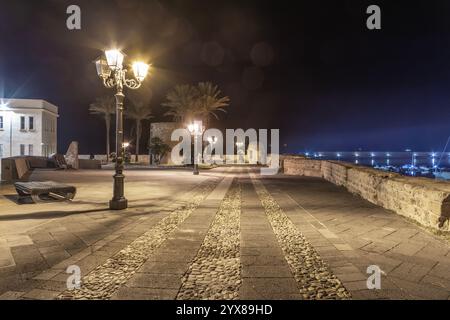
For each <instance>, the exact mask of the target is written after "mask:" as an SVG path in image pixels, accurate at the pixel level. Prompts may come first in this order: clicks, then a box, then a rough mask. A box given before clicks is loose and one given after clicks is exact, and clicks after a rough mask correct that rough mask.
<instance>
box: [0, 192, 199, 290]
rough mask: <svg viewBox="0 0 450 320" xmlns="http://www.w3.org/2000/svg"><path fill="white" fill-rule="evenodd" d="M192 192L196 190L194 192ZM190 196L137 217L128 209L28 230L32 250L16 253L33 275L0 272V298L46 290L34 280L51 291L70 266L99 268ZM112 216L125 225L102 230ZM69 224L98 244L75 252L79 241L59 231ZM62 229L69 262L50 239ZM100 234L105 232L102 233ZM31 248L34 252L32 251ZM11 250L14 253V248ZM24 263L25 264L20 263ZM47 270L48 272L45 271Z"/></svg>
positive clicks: (61, 248)
mask: <svg viewBox="0 0 450 320" xmlns="http://www.w3.org/2000/svg"><path fill="white" fill-rule="evenodd" d="M193 190H195V188H194V189H193ZM191 192H192V191H188V192H187V193H180V194H178V195H174V196H172V199H171V200H162V201H155V202H153V203H152V205H151V206H150V208H149V209H147V210H144V211H142V209H139V211H140V212H139V213H138V214H135V213H134V212H136V210H135V209H128V210H127V212H122V213H121V215H116V214H114V215H113V214H111V212H107V213H106V214H105V213H101V212H99V213H97V214H96V217H95V218H92V217H91V216H89V217H84V216H81V217H79V216H74V217H65V218H64V220H67V219H69V222H68V223H66V222H65V221H64V220H61V219H58V221H57V222H50V223H49V224H46V225H45V226H40V227H38V228H35V229H33V230H31V231H30V237H31V238H32V239H36V242H35V243H34V246H31V247H30V246H28V248H27V246H25V247H24V246H20V247H17V248H18V249H19V250H20V251H19V252H18V254H19V259H18V261H19V262H20V263H21V265H22V266H23V265H24V263H25V266H27V267H28V268H30V269H31V270H32V271H33V272H32V273H31V274H27V275H26V276H23V275H20V274H18V272H20V271H22V270H21V269H18V268H17V267H16V268H15V269H14V270H9V273H7V274H6V271H5V269H3V270H2V269H0V294H1V293H2V292H5V291H6V293H7V290H11V289H14V288H20V290H19V291H22V290H24V291H26V292H28V291H30V290H32V289H33V288H36V289H39V290H45V288H44V287H46V286H47V284H45V282H40V281H37V280H47V281H49V284H50V285H51V286H52V287H55V285H54V284H53V283H52V281H53V280H54V279H55V278H56V279H58V278H59V279H61V280H64V283H65V281H66V279H67V277H68V274H66V272H65V270H66V268H67V266H69V265H79V266H80V267H81V270H82V272H85V273H86V272H89V271H91V270H93V269H94V268H95V267H97V266H98V264H101V263H104V262H105V261H106V260H107V259H108V258H109V257H110V256H111V255H113V254H114V253H116V252H117V251H119V250H120V249H121V248H123V247H125V246H126V245H128V244H129V243H130V242H131V241H133V240H134V239H136V238H137V237H138V236H140V235H141V234H143V233H144V232H145V231H147V230H148V229H149V228H151V227H152V226H153V225H155V224H156V223H157V222H158V221H160V220H161V219H162V218H164V217H165V216H166V215H167V214H168V212H170V210H173V209H174V208H176V207H177V206H180V205H181V206H182V205H183V203H185V202H186V201H187V200H188V199H190V198H191V197H192V195H191ZM171 208H172V209H171ZM122 214H123V215H122ZM111 216H113V217H114V218H113V219H117V218H120V217H121V216H122V217H124V218H125V220H124V221H126V222H125V223H123V222H122V221H120V220H116V221H117V222H119V223H115V222H113V223H111V224H109V225H108V226H105V220H106V221H113V220H111V219H110V217H111ZM130 217H131V219H130ZM92 219H96V220H98V221H99V222H100V224H95V223H94V224H93V223H92V222H93V220H92ZM83 220H84V221H85V222H83ZM70 221H74V222H75V221H76V223H77V224H78V225H80V224H81V225H83V224H87V226H86V227H85V228H84V230H91V231H90V232H92V233H93V234H95V235H97V234H98V235H100V237H96V236H93V238H97V239H100V240H98V241H96V242H93V243H92V245H88V244H87V243H86V244H85V245H84V246H83V247H81V248H75V246H74V243H77V242H78V239H80V238H78V239H76V238H75V237H76V236H75V235H74V233H70V232H69V233H68V230H67V229H69V230H70V228H64V227H62V226H63V225H64V224H65V223H66V224H65V225H68V224H69V225H70ZM58 225H59V226H58ZM63 228H64V230H66V234H67V233H68V234H69V235H68V236H66V235H63V234H61V235H60V237H59V240H60V241H61V242H65V243H66V244H67V245H68V246H69V247H70V246H71V247H72V248H73V249H74V250H73V251H71V252H70V257H69V258H68V259H67V255H66V254H65V253H64V254H61V253H63V252H69V250H70V249H69V250H67V247H64V246H63V245H62V244H61V243H60V242H58V241H56V240H54V239H55V238H54V237H53V233H54V232H55V233H61V232H62V230H63ZM100 230H108V231H107V232H106V233H105V232H104V231H100ZM99 231H100V232H99ZM72 235H74V236H72ZM49 239H53V240H49ZM80 240H81V239H80ZM81 241H83V240H81ZM49 242H51V243H49ZM42 244H44V245H42ZM55 244H56V245H55ZM34 247H35V248H36V249H34ZM10 249H13V250H14V249H15V248H10ZM27 250H28V252H27ZM30 250H31V251H30ZM30 252H31V254H30ZM34 253H35V254H34ZM38 253H39V255H40V256H39V257H38V256H37V254H38ZM24 259H25V260H26V261H22V260H24ZM46 259H47V260H46ZM52 259H54V262H53V263H48V262H49V261H51V260H52ZM27 261H29V263H28V264H26V262H27ZM37 263H40V265H37ZM49 266H50V269H48V268H49ZM39 270H44V272H42V273H40V272H39ZM2 272H3V273H2ZM82 274H84V273H82ZM37 292H39V291H37ZM44 296H46V294H44ZM28 298H31V297H28Z"/></svg>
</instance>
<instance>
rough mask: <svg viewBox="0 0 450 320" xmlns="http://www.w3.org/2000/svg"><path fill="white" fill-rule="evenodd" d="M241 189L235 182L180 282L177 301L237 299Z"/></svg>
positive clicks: (239, 273)
mask: <svg viewBox="0 0 450 320" xmlns="http://www.w3.org/2000/svg"><path fill="white" fill-rule="evenodd" d="M240 213H241V187H240V185H239V184H238V183H237V182H236V181H235V182H234V184H233V185H232V187H231V188H230V190H229V191H228V193H227V195H226V197H225V198H224V199H223V201H222V203H221V205H220V208H219V210H218V212H217V214H216V217H215V218H214V221H213V223H212V224H211V228H210V230H209V231H208V233H207V235H206V237H205V239H204V241H203V244H202V246H201V248H200V250H199V252H198V254H197V256H196V257H195V258H194V260H193V262H192V264H191V266H190V267H189V269H188V271H187V273H186V274H185V275H184V277H183V279H182V286H181V289H180V291H179V292H178V295H177V299H183V300H189V299H195V300H200V299H208V300H219V299H227V300H230V299H237V298H238V292H239V287H240V285H241V265H240Z"/></svg>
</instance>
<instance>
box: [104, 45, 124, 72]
mask: <svg viewBox="0 0 450 320" xmlns="http://www.w3.org/2000/svg"><path fill="white" fill-rule="evenodd" d="M105 56H106V61H107V62H108V66H109V67H110V68H111V69H112V70H116V69H122V67H123V59H124V58H125V55H124V54H123V53H122V52H120V50H118V49H110V50H105Z"/></svg>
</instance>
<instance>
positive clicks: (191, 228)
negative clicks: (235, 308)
mask: <svg viewBox="0 0 450 320" xmlns="http://www.w3.org/2000/svg"><path fill="white" fill-rule="evenodd" d="M249 171H250V172H252V173H251V177H250V176H249V175H248V169H247V168H232V167H230V168H227V169H226V170H225V171H223V169H222V171H221V172H220V173H216V172H215V171H214V170H210V171H208V172H207V173H202V175H203V174H204V175H205V176H204V177H202V181H207V180H208V179H213V180H214V179H216V180H221V179H222V178H223V177H224V176H226V178H225V179H224V180H223V181H222V182H221V183H220V184H219V186H218V187H216V188H215V189H214V190H213V191H212V192H210V193H209V194H208V196H206V197H205V198H204V199H203V200H202V201H200V202H199V203H198V206H196V207H195V209H194V210H193V211H192V212H191V213H190V214H189V215H187V216H186V217H185V219H184V220H181V221H180V223H179V224H177V226H176V228H174V229H173V230H172V229H171V231H170V232H168V233H167V234H166V236H164V240H163V241H162V242H161V243H160V244H158V247H157V248H156V250H155V251H151V252H149V253H148V254H147V255H146V256H145V259H144V260H145V262H143V263H142V264H141V265H140V267H138V268H137V269H136V270H135V271H132V272H135V273H134V275H132V274H131V272H130V277H129V279H128V280H127V281H125V282H121V283H120V284H118V285H117V288H116V289H117V290H116V289H115V290H116V291H115V292H114V294H113V295H112V296H110V295H105V296H98V297H97V298H102V299H109V298H112V299H150V300H155V299H190V298H194V299H200V298H203V299H217V298H224V299H237V298H239V299H293V300H296V299H305V298H306V299H311V298H319V299H322V298H326V296H324V295H323V291H322V293H321V294H317V292H316V291H317V285H319V287H320V284H319V283H320V281H319V282H316V283H315V286H312V287H311V290H313V291H314V290H315V293H314V294H313V295H308V294H306V295H305V293H306V292H305V291H304V290H305V288H308V287H307V286H306V284H305V283H310V282H311V281H312V283H314V282H315V281H316V280H320V279H319V278H320V277H319V278H318V279H316V278H315V277H316V276H319V275H320V276H322V275H321V274H322V273H323V275H326V277H327V279H328V277H331V278H333V277H335V278H336V279H338V280H339V281H340V283H342V285H343V286H344V287H345V289H346V290H347V291H348V292H349V294H350V296H351V298H352V299H448V298H449V297H450V275H449V272H448V270H450V246H449V243H448V242H447V241H445V240H444V239H443V238H441V237H438V236H436V235H433V234H430V233H429V232H428V231H426V230H423V229H421V228H420V227H418V226H416V225H414V224H411V223H410V222H408V221H406V220H405V219H404V218H402V217H400V216H398V215H395V214H393V213H391V212H389V211H387V210H385V209H383V208H379V207H377V206H375V205H373V204H370V203H368V202H367V201H365V200H363V199H361V198H359V197H357V196H354V195H351V194H349V193H348V192H347V191H345V190H344V189H343V188H339V187H336V186H334V185H332V184H330V183H328V182H326V181H324V180H321V179H315V178H303V177H286V176H281V175H279V176H272V177H271V176H269V177H267V176H265V177H260V176H258V175H256V174H254V173H253V172H256V170H253V169H250V170H249ZM161 177H162V176H161ZM93 181H94V180H93ZM233 181H234V183H232V182H233ZM172 182H173V181H172ZM142 183H149V184H152V183H153V182H152V181H150V182H147V181H145V180H144V179H143V180H142ZM236 183H238V185H239V186H240V188H241V191H240V193H239V194H240V196H239V197H237V196H235V197H234V199H230V196H229V193H230V192H235V190H236ZM83 188H85V187H83ZM191 191H192V192H193V190H191ZM191 191H189V192H187V193H184V194H180V195H171V197H170V198H166V197H165V196H162V195H161V194H159V195H158V196H160V197H161V199H160V200H154V201H152V205H150V206H149V204H148V201H146V200H145V195H143V196H142V197H141V198H140V199H136V200H135V204H134V207H133V208H130V209H129V210H127V212H126V214H124V215H120V214H119V215H112V214H111V212H109V211H104V210H103V211H102V210H100V211H92V212H86V213H80V214H73V215H70V214H65V215H63V216H62V217H58V219H54V213H51V214H49V219H47V218H45V219H44V221H45V223H43V224H35V226H34V227H32V228H28V229H26V230H25V229H21V230H25V231H23V232H22V231H21V232H19V233H15V234H14V233H5V232H4V231H2V229H1V228H0V300H2V299H55V298H58V297H60V296H61V293H62V292H64V291H65V290H66V288H67V287H66V280H67V277H68V274H67V273H66V268H67V266H69V265H78V266H80V267H81V270H82V274H83V276H84V275H86V274H89V273H90V272H93V271H95V270H96V269H97V268H99V267H101V266H103V265H105V264H106V263H107V262H108V261H109V260H110V259H111V258H112V257H114V256H116V255H117V254H118V253H120V252H122V251H123V250H128V249H130V248H132V247H133V246H132V244H133V243H134V242H135V241H136V240H137V239H140V238H141V237H142V236H143V235H144V234H146V233H147V232H149V230H153V229H152V228H155V226H157V225H158V224H159V223H160V222H161V221H163V219H164V218H166V217H168V216H169V215H170V214H171V213H173V212H174V210H175V209H177V208H181V207H183V206H189V201H190V200H191V198H192V195H193V193H192V192H191ZM235 195H237V194H235ZM95 196H100V193H99V194H96V195H95ZM238 198H239V199H238ZM174 199H178V200H174ZM2 201H4V200H2ZM11 208H12V206H11V205H9V206H8V210H11ZM28 208H29V207H28ZM231 208H234V209H233V210H230V209H231ZM236 209H238V210H236ZM46 210H47V209H46ZM44 213H45V210H43V212H42V214H43V215H44ZM38 214H41V213H39V212H38ZM45 215H47V213H45ZM45 215H44V216H45ZM23 217H26V218H27V219H32V216H31V214H30V215H27V216H23ZM237 217H238V220H239V223H238V224H236V223H235V221H236V218H237ZM1 219H2V215H1V214H0V224H1V223H2V221H1ZM6 219H16V217H15V216H14V215H8V216H6ZM8 223H9V222H8ZM12 225H15V224H11V226H12ZM30 225H31V224H24V225H23V226H27V227H28V226H30ZM23 226H22V227H23ZM221 226H222V229H223V230H221V228H220V227H221ZM287 230H288V231H287ZM236 232H237V233H236ZM222 235H229V239H230V241H225V240H228V238H227V236H225V238H222ZM235 235H238V237H237V238H236V239H237V240H236V241H235V240H232V239H234V236H235ZM215 239H217V241H215ZM286 239H289V241H286ZM235 242H236V243H235ZM236 250H237V251H236ZM225 252H228V253H231V256H228V255H225V256H223V254H224V253H225ZM236 252H237V254H236ZM310 255H313V256H314V259H312V260H310ZM2 259H3V260H2ZM311 261H315V262H314V263H312V262H311ZM11 262H13V263H11ZM2 263H3V265H4V267H3V268H2V267H1V265H2ZM8 263H9V264H8ZM311 263H312V265H311ZM317 263H319V265H320V268H321V270H322V271H321V272H319V273H315V272H316V271H315V268H316V267H315V265H316V264H317ZM322 263H323V264H322ZM370 265H377V266H379V267H380V268H381V270H383V272H384V274H383V275H382V277H381V290H368V288H367V278H368V276H369V274H367V267H368V266H370ZM222 266H224V267H225V268H222ZM217 267H219V268H218V269H216V268H217ZM305 267H306V269H305ZM305 270H308V272H307V273H311V274H312V275H313V276H314V277H312V276H311V275H309V274H302V273H301V272H303V271H305ZM110 271H111V272H112V273H114V272H116V271H117V270H115V269H114V268H113V269H111V270H110ZM230 275H232V277H231V278H230V279H233V283H231V282H230V285H229V286H228V287H227V281H226V279H227V277H229V276H230ZM333 279H334V278H333ZM192 281H194V282H192ZM327 281H328V280H327ZM224 285H225V287H227V288H226V289H223V290H221V289H217V288H225V287H220V286H224ZM333 290H335V289H333ZM333 292H334V291H333ZM334 298H336V297H335V296H334Z"/></svg>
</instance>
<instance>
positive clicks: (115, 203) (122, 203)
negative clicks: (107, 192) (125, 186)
mask: <svg viewBox="0 0 450 320" xmlns="http://www.w3.org/2000/svg"><path fill="white" fill-rule="evenodd" d="M126 208H128V200H127V199H125V198H121V199H112V200H110V201H109V209H110V210H124V209H126Z"/></svg>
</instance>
